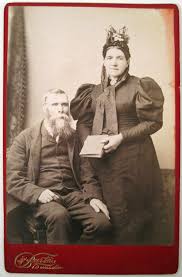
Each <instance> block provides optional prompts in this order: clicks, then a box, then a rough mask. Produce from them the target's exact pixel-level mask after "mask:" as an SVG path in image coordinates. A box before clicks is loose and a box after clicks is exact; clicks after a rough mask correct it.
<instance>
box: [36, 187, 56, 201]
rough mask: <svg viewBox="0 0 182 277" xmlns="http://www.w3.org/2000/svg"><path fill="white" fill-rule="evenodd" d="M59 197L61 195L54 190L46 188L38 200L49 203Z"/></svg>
mask: <svg viewBox="0 0 182 277" xmlns="http://www.w3.org/2000/svg"><path fill="white" fill-rule="evenodd" d="M57 199H59V196H58V195H56V194H55V193H54V192H52V191H51V190H49V189H46V190H44V191H43V192H42V193H41V195H40V196H39V198H38V201H39V202H40V203H42V204H45V203H49V202H51V201H52V200H57Z"/></svg>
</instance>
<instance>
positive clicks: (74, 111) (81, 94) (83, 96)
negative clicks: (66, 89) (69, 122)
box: [70, 84, 95, 143]
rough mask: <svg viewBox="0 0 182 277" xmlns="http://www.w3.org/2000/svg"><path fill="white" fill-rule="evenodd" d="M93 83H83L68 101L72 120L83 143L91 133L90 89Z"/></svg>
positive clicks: (92, 115)
mask: <svg viewBox="0 0 182 277" xmlns="http://www.w3.org/2000/svg"><path fill="white" fill-rule="evenodd" d="M94 87H95V85H93V84H84V85H82V86H81V87H79V89H78V90H77V93H76V95H75V97H74V98H73V99H72V101H71V103H70V112H71V115H72V117H73V119H74V120H78V121H77V131H78V134H79V137H80V140H81V142H82V143H83V142H84V141H85V139H86V137H87V136H88V135H90V134H91V130H92V123H93V118H94V114H93V112H92V109H91V105H92V97H91V94H92V91H93V89H94Z"/></svg>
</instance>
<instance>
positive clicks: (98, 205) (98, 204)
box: [90, 198, 110, 219]
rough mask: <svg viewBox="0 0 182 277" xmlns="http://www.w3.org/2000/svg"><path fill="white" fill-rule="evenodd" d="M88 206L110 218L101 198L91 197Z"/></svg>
mask: <svg viewBox="0 0 182 277" xmlns="http://www.w3.org/2000/svg"><path fill="white" fill-rule="evenodd" d="M90 206H91V207H92V208H93V209H94V210H95V212H96V213H99V212H100V211H101V212H103V213H104V214H105V215H106V217H107V218H108V219H110V216H109V211H108V209H107V206H106V205H105V204H104V203H103V202H102V201H101V200H99V199H95V198H93V199H92V200H91V201H90Z"/></svg>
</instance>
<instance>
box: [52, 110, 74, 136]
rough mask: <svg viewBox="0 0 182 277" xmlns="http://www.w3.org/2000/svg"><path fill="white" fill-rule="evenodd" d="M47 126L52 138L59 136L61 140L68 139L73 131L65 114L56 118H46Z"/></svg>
mask: <svg viewBox="0 0 182 277" xmlns="http://www.w3.org/2000/svg"><path fill="white" fill-rule="evenodd" d="M47 121H48V123H49V126H50V128H51V130H52V132H53V135H54V136H59V137H60V138H62V139H66V140H67V139H69V138H71V137H72V135H73V133H74V131H73V129H72V128H71V125H70V118H69V116H68V115H66V114H61V115H60V116H58V117H50V116H48V117H47Z"/></svg>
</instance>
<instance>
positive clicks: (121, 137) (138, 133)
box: [71, 27, 164, 244]
mask: <svg viewBox="0 0 182 277" xmlns="http://www.w3.org/2000/svg"><path fill="white" fill-rule="evenodd" d="M128 40H129V38H128V35H127V33H126V28H125V27H123V28H122V29H120V31H119V32H116V30H115V29H114V28H113V27H110V29H109V31H108V34H107V39H106V43H105V45H104V47H103V59H104V61H103V70H102V78H101V84H99V85H92V84H84V85H82V86H81V87H80V88H79V89H78V91H77V94H76V96H75V98H74V99H73V100H72V102H71V113H72V116H73V118H74V119H75V120H78V122H77V129H78V132H79V136H80V139H81V142H82V143H83V142H84V140H85V138H86V137H87V135H90V134H92V135H100V134H106V133H107V134H108V135H109V138H108V139H107V141H105V146H104V152H105V154H104V157H103V158H101V159H90V164H91V166H92V167H93V170H94V172H95V175H96V176H98V180H99V182H100V184H101V186H102V193H103V201H104V202H105V203H106V205H107V208H108V210H109V214H110V218H111V223H112V224H113V236H112V242H111V243H113V244H142V243H155V242H156V243H158V241H157V239H159V233H157V227H159V224H160V216H159V215H160V212H161V211H160V202H161V193H162V178H161V173H160V168H159V164H158V160H157V156H156V152H155V149H154V146H153V142H152V139H151V137H150V135H152V134H153V133H155V132H157V131H158V130H159V129H160V128H161V127H162V115H163V103H164V98H163V94H162V91H161V88H160V87H159V85H158V84H157V83H156V82H155V81H154V80H153V79H151V78H149V77H145V78H138V77H136V76H132V75H130V74H129V63H130V51H129V47H128ZM149 234H150V235H151V234H152V237H153V239H152V238H151V237H150V236H149ZM149 237H150V239H149Z"/></svg>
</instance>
